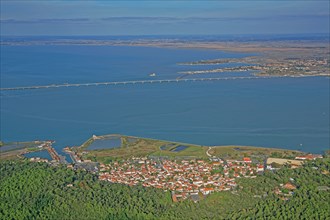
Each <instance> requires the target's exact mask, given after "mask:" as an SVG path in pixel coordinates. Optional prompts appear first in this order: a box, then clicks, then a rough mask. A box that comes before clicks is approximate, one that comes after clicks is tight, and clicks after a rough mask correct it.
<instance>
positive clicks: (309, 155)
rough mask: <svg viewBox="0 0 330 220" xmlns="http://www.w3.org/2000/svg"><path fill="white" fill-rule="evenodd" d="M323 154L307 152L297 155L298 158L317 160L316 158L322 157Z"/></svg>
mask: <svg viewBox="0 0 330 220" xmlns="http://www.w3.org/2000/svg"><path fill="white" fill-rule="evenodd" d="M322 158H323V156H322V155H321V154H306V155H300V156H297V157H296V158H295V159H296V160H316V159H322Z"/></svg>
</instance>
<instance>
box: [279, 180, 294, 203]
mask: <svg viewBox="0 0 330 220" xmlns="http://www.w3.org/2000/svg"><path fill="white" fill-rule="evenodd" d="M296 188H297V187H296V186H295V185H294V184H293V183H291V182H287V183H286V184H280V187H276V188H275V190H274V193H275V195H277V196H278V197H279V198H280V199H282V200H289V199H290V197H291V196H292V195H293V194H294V190H295V189H296Z"/></svg>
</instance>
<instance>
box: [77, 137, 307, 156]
mask: <svg viewBox="0 0 330 220" xmlns="http://www.w3.org/2000/svg"><path fill="white" fill-rule="evenodd" d="M109 136H118V137H120V138H121V146H120V147H118V148H112V149H98V150H88V147H89V146H90V145H91V144H92V143H93V142H94V139H93V138H90V139H88V140H87V141H86V142H85V143H84V144H82V145H81V146H80V147H78V148H75V149H74V150H76V151H77V152H78V153H82V152H85V154H84V155H83V159H90V160H93V161H98V162H106V161H108V160H116V159H127V158H131V157H133V156H134V157H144V156H158V157H169V158H172V159H173V158H175V159H180V158H181V159H188V158H192V159H193V158H201V159H206V158H208V157H209V156H208V155H207V153H206V152H207V151H208V150H209V151H208V152H209V154H210V155H211V156H215V157H220V158H225V159H241V158H242V157H251V158H255V159H258V160H264V159H265V158H266V157H269V156H272V157H283V158H292V157H295V156H296V155H299V154H302V152H299V151H293V150H286V149H275V148H262V147H250V146H214V147H211V148H209V147H207V146H200V145H193V144H187V143H178V142H171V141H164V140H155V139H149V138H140V137H132V136H124V135H105V136H99V137H97V140H98V141H100V140H102V139H104V140H105V139H106V138H108V137H109ZM132 139H134V141H133V142H132V141H130V140H132ZM180 145H181V146H185V147H186V148H185V149H183V150H181V151H178V152H174V151H173V150H175V148H176V147H178V146H180Z"/></svg>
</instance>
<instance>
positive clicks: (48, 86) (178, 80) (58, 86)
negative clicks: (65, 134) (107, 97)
mask: <svg viewBox="0 0 330 220" xmlns="http://www.w3.org/2000/svg"><path fill="white" fill-rule="evenodd" d="M265 78H275V76H264V77H258V76H237V77H218V78H191V79H155V80H133V81H118V82H94V83H70V84H69V83H65V84H52V85H41V86H21V87H11V88H0V91H10V90H28V89H51V88H61V87H80V86H111V85H128V84H147V83H178V82H196V81H218V80H238V79H265Z"/></svg>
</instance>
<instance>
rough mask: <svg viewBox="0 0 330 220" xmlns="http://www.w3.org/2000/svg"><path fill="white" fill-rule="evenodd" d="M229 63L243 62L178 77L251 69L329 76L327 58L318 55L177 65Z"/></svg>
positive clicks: (266, 73) (264, 73)
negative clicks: (233, 65)
mask: <svg viewBox="0 0 330 220" xmlns="http://www.w3.org/2000/svg"><path fill="white" fill-rule="evenodd" d="M229 63H244V64H245V65H239V66H235V67H221V68H215V69H206V70H195V71H182V72H179V74H181V75H180V77H179V78H184V77H187V76H189V75H195V74H207V73H223V72H246V71H252V72H253V74H254V75H256V76H291V77H299V76H300V77H301V76H330V74H329V58H328V57H327V56H324V55H322V56H320V57H284V58H283V57H276V56H275V57H244V58H230V59H215V60H200V61H193V62H185V63H179V65H222V64H229Z"/></svg>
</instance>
